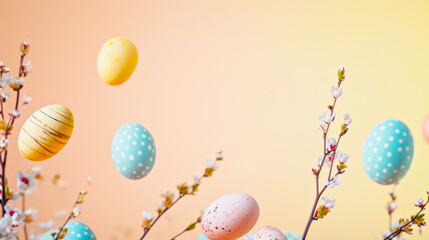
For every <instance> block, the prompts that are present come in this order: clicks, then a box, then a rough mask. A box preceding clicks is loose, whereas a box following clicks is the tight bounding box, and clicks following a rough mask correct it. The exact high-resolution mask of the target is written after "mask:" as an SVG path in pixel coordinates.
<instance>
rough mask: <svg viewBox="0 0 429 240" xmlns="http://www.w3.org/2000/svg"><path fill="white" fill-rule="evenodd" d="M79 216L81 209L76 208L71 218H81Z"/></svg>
mask: <svg viewBox="0 0 429 240" xmlns="http://www.w3.org/2000/svg"><path fill="white" fill-rule="evenodd" d="M79 215H80V212H79V209H78V208H77V207H74V208H73V210H72V212H71V214H70V216H72V217H74V218H75V217H79Z"/></svg>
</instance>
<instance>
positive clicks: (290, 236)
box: [284, 231, 302, 240]
mask: <svg viewBox="0 0 429 240" xmlns="http://www.w3.org/2000/svg"><path fill="white" fill-rule="evenodd" d="M284 235H285V236H286V238H287V240H301V239H302V236H301V235H299V236H296V235H295V234H294V233H293V232H289V231H286V232H284Z"/></svg>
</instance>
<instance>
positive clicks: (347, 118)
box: [343, 114, 352, 127]
mask: <svg viewBox="0 0 429 240" xmlns="http://www.w3.org/2000/svg"><path fill="white" fill-rule="evenodd" d="M343 123H344V126H346V127H347V126H348V125H350V124H352V115H350V114H344V116H343Z"/></svg>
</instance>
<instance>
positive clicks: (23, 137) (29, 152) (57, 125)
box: [18, 104, 74, 161]
mask: <svg viewBox="0 0 429 240" xmlns="http://www.w3.org/2000/svg"><path fill="white" fill-rule="evenodd" d="M73 126H74V120H73V114H72V113H71V111H70V110H69V109H68V108H67V107H65V106H63V105H59V104H54V105H49V106H46V107H43V108H41V109H39V110H37V111H36V112H34V113H33V115H31V116H30V117H29V118H28V119H27V121H25V123H24V125H23V127H22V129H21V132H20V133H19V137H18V149H19V152H20V153H21V155H22V156H23V157H25V158H26V159H28V160H31V161H43V160H46V159H48V158H50V157H52V156H54V155H55V154H57V153H58V152H59V151H60V150H61V149H62V148H63V147H64V146H65V145H66V143H67V142H68V140H69V139H70V137H71V135H72V132H73Z"/></svg>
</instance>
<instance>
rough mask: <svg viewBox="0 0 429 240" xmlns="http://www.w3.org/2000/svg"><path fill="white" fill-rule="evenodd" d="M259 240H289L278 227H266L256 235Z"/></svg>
mask: <svg viewBox="0 0 429 240" xmlns="http://www.w3.org/2000/svg"><path fill="white" fill-rule="evenodd" d="M255 239H258V240H288V239H287V238H286V236H285V235H284V234H283V232H282V231H280V230H279V229H277V228H276V227H271V226H266V227H263V228H262V229H261V230H259V231H258V232H257V233H256V236H255Z"/></svg>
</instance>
